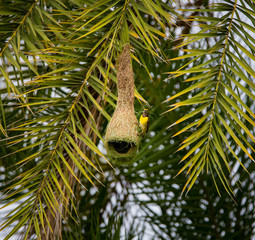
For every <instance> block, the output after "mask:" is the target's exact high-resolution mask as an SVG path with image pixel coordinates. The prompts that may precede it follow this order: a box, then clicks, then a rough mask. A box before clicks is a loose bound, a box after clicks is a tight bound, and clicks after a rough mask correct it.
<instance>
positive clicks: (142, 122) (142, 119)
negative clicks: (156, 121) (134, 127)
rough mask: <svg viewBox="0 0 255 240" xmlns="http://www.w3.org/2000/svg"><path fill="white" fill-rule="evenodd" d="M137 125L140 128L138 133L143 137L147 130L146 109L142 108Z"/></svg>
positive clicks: (147, 112) (147, 114)
mask: <svg viewBox="0 0 255 240" xmlns="http://www.w3.org/2000/svg"><path fill="white" fill-rule="evenodd" d="M139 127H140V129H141V130H142V132H141V133H140V134H142V136H143V137H144V135H145V133H147V132H148V128H149V111H148V109H144V111H143V114H142V115H141V117H140V119H139Z"/></svg>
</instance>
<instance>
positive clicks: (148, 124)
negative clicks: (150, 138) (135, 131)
mask: <svg viewBox="0 0 255 240" xmlns="http://www.w3.org/2000/svg"><path fill="white" fill-rule="evenodd" d="M149 126H150V119H149V118H148V121H147V130H146V133H147V132H148V129H149Z"/></svg>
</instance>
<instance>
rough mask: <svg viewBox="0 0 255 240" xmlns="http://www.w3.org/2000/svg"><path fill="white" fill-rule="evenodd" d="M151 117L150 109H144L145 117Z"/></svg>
mask: <svg viewBox="0 0 255 240" xmlns="http://www.w3.org/2000/svg"><path fill="white" fill-rule="evenodd" d="M148 116H149V110H148V109H144V110H143V117H148Z"/></svg>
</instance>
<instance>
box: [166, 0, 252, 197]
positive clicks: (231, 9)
mask: <svg viewBox="0 0 255 240" xmlns="http://www.w3.org/2000/svg"><path fill="white" fill-rule="evenodd" d="M251 4H252V3H250V2H249V1H245V2H238V1H224V2H222V3H215V4H212V5H211V9H212V11H213V12H214V13H215V14H214V16H213V17H207V16H204V15H201V16H195V17H194V18H192V19H191V20H192V21H197V22H202V23H201V24H200V29H201V30H200V31H199V32H198V33H194V34H186V35H183V38H184V40H183V42H182V43H181V44H180V46H179V47H185V49H183V51H184V54H183V55H182V56H180V57H177V58H174V59H172V60H173V61H178V60H181V59H191V60H189V61H188V63H186V65H185V66H183V67H181V68H180V69H178V70H177V71H174V72H171V74H173V75H174V76H175V77H181V76H187V74H189V75H188V76H187V77H186V79H185V82H188V83H191V85H190V86H189V87H187V88H185V89H184V90H182V91H181V92H179V93H177V94H175V95H173V96H171V97H169V98H168V99H167V100H166V102H169V101H171V100H172V99H175V98H183V97H184V96H185V97H186V98H188V99H187V100H181V101H180V102H177V103H173V104H171V107H172V108H171V109H170V110H169V111H172V110H174V109H176V108H178V107H184V106H188V105H192V106H195V108H194V109H193V110H192V111H191V112H189V113H188V114H186V115H184V116H183V117H182V118H180V119H179V120H177V121H176V122H174V123H173V124H172V125H171V126H174V125H176V124H179V123H180V122H182V121H186V120H187V119H189V118H191V117H193V116H197V121H196V122H195V123H189V125H188V126H186V127H185V131H187V130H188V129H189V130H191V131H192V134H190V135H189V136H188V137H187V138H186V139H185V140H184V141H183V142H182V146H181V147H180V149H179V150H181V149H183V148H186V147H188V146H189V151H188V153H187V154H186V156H185V157H184V158H183V159H182V161H184V160H186V158H190V160H186V161H187V162H186V164H185V166H184V167H183V168H182V169H181V170H180V172H179V173H181V172H182V171H184V170H187V173H189V174H190V176H189V178H188V181H187V183H186V185H185V187H184V188H183V191H184V190H185V189H187V191H189V190H190V189H191V187H192V186H193V185H194V182H195V181H196V179H197V178H198V176H199V174H200V173H201V172H203V170H204V169H206V171H207V172H209V171H211V170H212V171H215V172H217V174H218V177H219V178H220V180H221V182H222V184H223V185H224V186H225V190H226V191H228V192H229V194H233V191H232V190H231V187H230V184H229V182H228V180H227V178H226V176H225V173H224V168H226V169H228V170H229V171H230V172H231V171H232V170H231V166H230V165H232V164H233V163H232V162H230V161H229V159H228V157H227V155H228V153H231V154H232V155H233V157H234V158H235V159H236V160H237V161H238V162H239V164H240V165H241V166H243V168H245V166H244V163H243V162H241V161H240V160H239V158H238V156H237V155H238V153H239V152H240V151H244V153H245V154H246V155H247V156H248V157H249V158H250V159H251V160H254V148H253V147H252V143H254V141H255V138H254V131H253V129H254V114H253V111H252V107H253V106H252V105H251V104H249V102H250V100H252V99H254V83H253V82H254V76H255V75H254V71H253V69H252V68H251V67H250V66H251V65H252V64H254V57H253V54H252V52H253V51H254V50H253V47H254V46H253V45H254V43H253V40H251V38H249V33H251V32H252V29H253V28H254V21H253V19H252V17H251V15H249V16H247V15H248V14H246V12H249V13H251V12H253V9H252V8H251ZM199 11H200V12H202V13H206V12H207V11H208V9H200V10H199ZM222 11H224V15H223V14H221V12H222ZM240 15H242V17H247V22H246V24H245V25H243V21H241V19H240V18H241V17H240ZM241 29H242V31H240V30H241ZM246 32H248V35H247V36H248V37H247V36H246ZM236 39H242V40H241V41H237V40H236ZM192 46H195V49H194V48H193V47H192ZM247 49H249V50H247ZM183 68H184V69H183ZM248 99H249V100H248ZM244 122H245V123H244ZM182 132H184V131H183V130H181V131H179V132H178V133H177V134H176V135H178V134H180V133H182ZM216 188H217V186H216Z"/></svg>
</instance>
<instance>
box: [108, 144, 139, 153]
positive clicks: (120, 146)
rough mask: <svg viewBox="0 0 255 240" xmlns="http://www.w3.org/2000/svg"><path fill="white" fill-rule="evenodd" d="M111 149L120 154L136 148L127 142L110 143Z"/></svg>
mask: <svg viewBox="0 0 255 240" xmlns="http://www.w3.org/2000/svg"><path fill="white" fill-rule="evenodd" d="M108 145H109V147H112V148H114V150H115V151H116V152H118V153H122V154H124V153H127V152H128V151H129V150H130V148H132V147H134V146H135V143H132V142H126V141H110V142H109V143H108Z"/></svg>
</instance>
